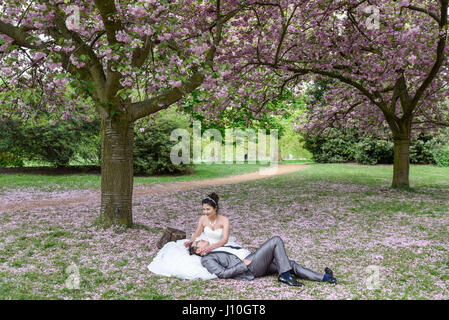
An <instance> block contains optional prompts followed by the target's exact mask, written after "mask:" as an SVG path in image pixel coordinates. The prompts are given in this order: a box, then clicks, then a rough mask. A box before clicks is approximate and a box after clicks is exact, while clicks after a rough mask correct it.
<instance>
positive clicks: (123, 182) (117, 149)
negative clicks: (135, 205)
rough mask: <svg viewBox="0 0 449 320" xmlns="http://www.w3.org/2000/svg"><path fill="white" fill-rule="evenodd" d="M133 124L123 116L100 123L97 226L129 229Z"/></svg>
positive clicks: (105, 119) (103, 117)
mask: <svg viewBox="0 0 449 320" xmlns="http://www.w3.org/2000/svg"><path fill="white" fill-rule="evenodd" d="M133 135H134V131H133V122H132V121H130V120H129V119H127V117H126V114H122V115H121V116H115V117H112V118H111V117H109V116H102V119H101V211H100V220H101V223H102V224H103V225H104V226H106V227H108V226H111V225H124V226H128V227H131V226H132V223H133V221H132V192H133V147H134V140H133Z"/></svg>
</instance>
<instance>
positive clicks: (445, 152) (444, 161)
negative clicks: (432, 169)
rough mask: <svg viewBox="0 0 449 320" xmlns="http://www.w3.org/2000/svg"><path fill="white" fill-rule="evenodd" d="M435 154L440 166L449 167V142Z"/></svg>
mask: <svg viewBox="0 0 449 320" xmlns="http://www.w3.org/2000/svg"><path fill="white" fill-rule="evenodd" d="M433 156H434V159H435V162H436V164H437V165H438V166H440V167H449V142H447V143H446V144H445V145H443V147H441V148H440V149H437V150H435V151H434V154H433Z"/></svg>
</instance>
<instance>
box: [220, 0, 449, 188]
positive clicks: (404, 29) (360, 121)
mask: <svg viewBox="0 0 449 320" xmlns="http://www.w3.org/2000/svg"><path fill="white" fill-rule="evenodd" d="M447 20H448V0H427V1H413V0H402V1H383V0H382V1H381V0H370V1H366V0H336V1H328V0H310V1H299V0H298V1H287V0H271V1H257V2H256V3H254V4H253V6H251V8H249V9H248V10H245V11H243V12H241V13H240V14H239V15H238V16H237V17H236V18H235V19H234V20H233V23H234V24H235V28H240V29H241V28H244V30H243V31H242V32H239V33H228V32H226V33H225V34H226V35H227V37H224V39H223V40H222V43H223V44H225V46H224V47H226V50H231V51H232V54H226V53H225V52H224V51H223V48H224V47H223V48H221V49H219V50H218V53H217V54H218V57H217V60H218V61H220V62H221V63H222V65H226V66H228V69H227V73H226V74H224V75H223V79H226V78H229V79H230V81H227V82H225V83H228V84H227V85H226V90H227V91H228V92H240V93H241V96H244V97H246V98H247V99H249V100H251V101H252V104H253V108H254V110H255V111H258V110H259V109H263V108H264V105H265V104H266V101H268V100H270V99H272V98H273V97H275V96H276V95H278V94H279V93H281V92H284V91H285V90H291V91H293V92H298V93H299V92H300V91H301V88H300V87H299V85H300V84H301V83H302V82H303V81H304V80H307V81H310V80H326V79H331V80H334V81H332V82H331V84H330V87H331V89H330V90H329V91H328V92H326V94H325V99H326V102H327V103H326V104H325V105H324V106H321V107H320V106H314V107H313V108H311V112H309V113H306V114H304V116H303V117H301V118H299V119H298V123H297V127H296V128H297V129H298V130H300V131H313V130H316V131H322V130H324V129H325V128H326V127H329V126H332V125H335V124H337V123H338V124H339V125H341V126H352V127H357V128H358V129H359V130H360V132H363V131H365V132H366V131H370V132H379V131H382V130H388V132H389V134H390V135H391V136H392V138H393V139H394V165H393V179H392V187H403V186H409V148H410V140H411V138H412V137H413V134H415V133H417V132H419V131H423V130H434V129H435V128H437V127H438V126H439V125H448V124H449V117H448V110H449V108H448V105H447V101H446V104H444V103H443V102H444V101H445V99H446V98H447V97H448V79H449V72H448V71H449V70H448V67H449V65H448V58H447V56H448V50H449V48H448V45H447V30H448V21H447ZM247 88H250V90H247ZM220 91H221V92H223V91H224V89H220ZM229 96H232V95H231V94H230V95H229ZM227 103H228V104H232V103H234V102H227ZM235 104H237V103H235Z"/></svg>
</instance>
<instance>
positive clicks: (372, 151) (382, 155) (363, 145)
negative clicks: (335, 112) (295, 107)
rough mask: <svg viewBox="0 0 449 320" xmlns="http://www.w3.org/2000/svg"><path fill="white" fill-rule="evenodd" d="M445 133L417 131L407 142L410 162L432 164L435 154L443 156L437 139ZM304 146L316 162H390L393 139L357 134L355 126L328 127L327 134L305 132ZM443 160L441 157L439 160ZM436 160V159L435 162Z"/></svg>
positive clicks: (435, 157)
mask: <svg viewBox="0 0 449 320" xmlns="http://www.w3.org/2000/svg"><path fill="white" fill-rule="evenodd" d="M444 139H446V138H445V136H444V135H441V136H436V137H432V136H429V135H425V134H419V135H418V137H417V139H415V140H412V141H411V143H410V163H425V164H435V163H436V160H437V157H438V155H440V154H441V159H444V157H445V156H444V151H441V152H440V151H438V150H440V149H441V142H442V141H444ZM304 140H305V143H304V147H305V148H306V149H307V150H309V151H310V152H311V153H312V154H313V157H314V159H315V161H317V162H320V163H326V162H327V163H342V162H350V161H355V162H357V163H360V164H367V165H374V164H392V163H393V160H394V143H393V141H392V140H390V139H381V138H378V137H375V136H374V135H369V134H366V135H363V136H359V135H358V134H357V131H356V130H355V129H348V128H346V129H336V128H328V131H327V135H326V136H324V135H305V136H304ZM442 161H443V162H442V163H444V160H442ZM437 163H438V162H437Z"/></svg>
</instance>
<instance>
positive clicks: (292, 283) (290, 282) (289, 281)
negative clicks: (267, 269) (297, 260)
mask: <svg viewBox="0 0 449 320" xmlns="http://www.w3.org/2000/svg"><path fill="white" fill-rule="evenodd" d="M278 281H279V282H283V283H286V284H288V285H290V286H300V287H302V286H304V283H301V282H298V281H296V280H295V279H293V278H292V276H289V277H288V278H287V279H285V278H284V277H282V276H281V275H279V277H278Z"/></svg>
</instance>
